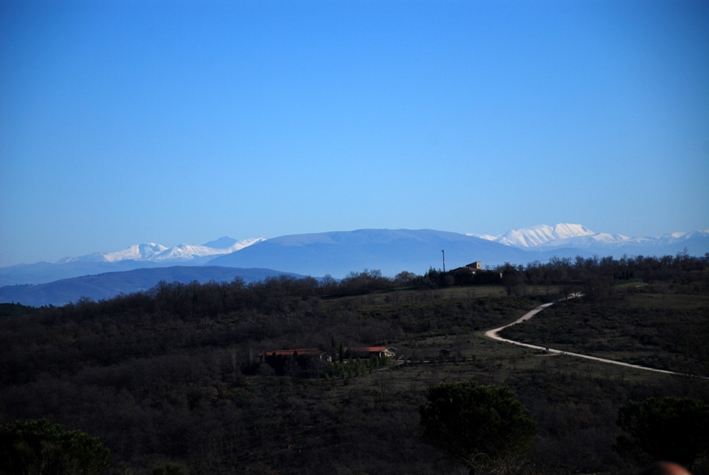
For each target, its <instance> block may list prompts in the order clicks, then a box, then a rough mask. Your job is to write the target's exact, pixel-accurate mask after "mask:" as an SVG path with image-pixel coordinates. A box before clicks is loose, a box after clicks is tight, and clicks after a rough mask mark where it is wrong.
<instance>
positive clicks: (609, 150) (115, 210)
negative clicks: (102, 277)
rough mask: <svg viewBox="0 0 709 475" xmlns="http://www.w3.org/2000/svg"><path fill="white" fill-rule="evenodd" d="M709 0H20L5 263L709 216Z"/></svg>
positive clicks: (708, 223)
mask: <svg viewBox="0 0 709 475" xmlns="http://www.w3.org/2000/svg"><path fill="white" fill-rule="evenodd" d="M707 183H709V3H707V2H705V1H653V0H642V1H622V0H620V1H619V0H611V1H602V0H594V1H524V0H521V1H514V2H507V1H504V0H503V1H476V0H471V1H446V0H440V1H382V0H379V1H375V0H372V1H285V0H284V1H263V0H258V1H256V0H254V1H213V2H196V1H195V2H179V1H157V0H155V1H91V2H71V1H61V2H59V1H51V2H49V1H43V2H36V1H21V2H16V1H3V2H0V266H4V265H12V264H16V263H20V262H36V261H39V260H47V261H55V260H57V259H59V258H61V257H64V256H77V255H83V254H87V253H89V252H93V251H114V250H119V249H123V248H126V247H127V246H129V245H131V244H136V243H140V242H158V243H161V244H164V245H167V246H173V245H176V244H179V243H181V242H187V243H193V244H197V243H203V242H206V241H209V240H212V239H215V238H218V237H220V236H223V235H229V236H231V237H234V238H236V239H244V238H250V237H257V236H265V237H276V236H279V235H284V234H297V233H307V232H321V231H334V230H352V229H360V228H408V229H422V228H430V229H439V230H445V231H454V232H461V233H465V232H473V233H490V234H496V233H502V232H504V231H507V230H509V229H514V228H520V227H527V226H532V225H536V224H542V223H544V224H555V223H559V222H571V223H581V224H584V225H585V226H587V227H589V228H591V229H593V230H595V231H603V232H612V233H622V234H626V235H631V236H646V235H659V234H663V233H667V232H671V231H690V230H694V229H707V228H709V186H707Z"/></svg>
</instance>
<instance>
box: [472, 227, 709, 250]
mask: <svg viewBox="0 0 709 475" xmlns="http://www.w3.org/2000/svg"><path fill="white" fill-rule="evenodd" d="M470 235H471V236H475V237H479V238H481V239H487V240H489V241H494V242H498V243H500V244H504V245H506V246H512V247H517V248H520V249H536V250H548V249H555V248H556V249H558V248H562V247H564V248H579V249H593V250H603V249H619V248H628V249H634V248H639V247H649V248H654V247H664V246H671V245H675V244H679V243H682V242H684V241H688V240H690V239H694V238H707V237H709V230H705V231H692V232H688V233H685V232H675V233H669V234H664V235H662V236H659V237H629V236H624V235H622V234H609V233H597V232H595V231H592V230H590V229H588V228H587V227H586V226H583V225H581V224H568V223H560V224H556V225H554V226H549V225H546V224H540V225H538V226H533V227H531V228H522V229H514V230H512V231H508V232H506V233H504V234H501V235H498V236H493V235H489V234H470Z"/></svg>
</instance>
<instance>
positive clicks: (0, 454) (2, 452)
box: [0, 419, 111, 475]
mask: <svg viewBox="0 0 709 475" xmlns="http://www.w3.org/2000/svg"><path fill="white" fill-rule="evenodd" d="M110 461H111V452H110V451H109V450H108V449H107V448H106V447H104V445H103V444H102V443H101V442H100V441H99V440H98V439H96V438H94V437H91V436H90V435H88V434H86V433H85V432H82V431H80V430H72V431H67V430H65V429H64V427H62V426H61V425H59V424H52V423H51V422H49V421H48V420H46V419H41V420H28V421H16V422H13V423H11V424H7V425H4V426H0V474H3V475H4V474H8V475H9V474H14V473H28V474H30V473H31V474H33V475H43V474H57V473H61V474H66V475H91V474H98V473H100V472H102V471H103V470H105V469H106V468H108V466H109V464H110Z"/></svg>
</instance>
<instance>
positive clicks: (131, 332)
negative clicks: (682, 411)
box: [0, 255, 709, 474]
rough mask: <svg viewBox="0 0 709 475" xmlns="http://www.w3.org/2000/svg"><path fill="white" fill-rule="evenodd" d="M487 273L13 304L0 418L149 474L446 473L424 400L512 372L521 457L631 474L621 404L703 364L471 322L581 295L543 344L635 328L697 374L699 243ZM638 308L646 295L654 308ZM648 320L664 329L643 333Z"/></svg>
mask: <svg viewBox="0 0 709 475" xmlns="http://www.w3.org/2000/svg"><path fill="white" fill-rule="evenodd" d="M493 274H495V275H496V278H497V282H495V281H494V280H493V276H492V275H488V276H487V277H486V278H484V279H481V278H479V277H478V278H476V277H474V276H472V275H470V274H464V273H463V272H462V271H461V270H460V269H459V270H455V271H451V272H448V273H442V272H438V271H435V270H431V271H429V272H428V273H427V274H426V275H425V276H416V275H413V274H410V273H406V272H404V273H401V274H399V275H398V276H397V277H396V278H395V279H388V278H385V277H382V276H381V273H379V272H377V271H364V272H358V273H351V274H350V275H349V276H348V277H347V278H345V279H343V280H342V281H335V280H332V279H325V280H323V281H317V280H315V279H312V278H304V279H295V278H291V277H280V278H274V279H267V280H265V281H263V282H258V283H251V284H248V285H247V284H245V283H244V282H243V281H241V280H238V279H237V280H234V281H233V282H230V283H214V282H212V283H206V284H198V283H192V284H176V283H174V284H169V283H164V282H163V283H160V284H159V285H157V286H156V287H154V288H153V289H151V290H150V291H147V292H141V293H136V294H131V295H126V296H121V297H117V298H114V299H110V300H105V301H100V302H93V301H89V300H82V301H80V302H78V303H77V304H75V305H67V306H65V307H61V308H41V309H34V310H33V309H28V308H26V307H21V306H17V307H14V306H13V307H12V308H11V309H10V308H9V309H8V312H7V313H5V316H3V317H2V319H1V320H0V424H6V423H9V422H12V421H14V420H18V419H21V420H24V419H40V418H47V419H49V420H50V421H52V422H58V423H61V424H64V425H65V426H66V427H67V428H70V429H81V430H83V431H85V432H87V433H88V434H90V435H92V436H94V437H97V438H98V439H100V440H101V441H102V442H103V443H104V444H105V445H106V447H108V448H109V449H110V451H111V453H112V455H113V456H112V468H111V470H115V471H117V473H134V474H141V473H152V470H153V468H154V467H159V466H161V465H160V464H163V465H164V464H165V463H166V462H171V463H175V464H179V466H180V467H182V469H183V471H184V472H185V473H191V474H198V473H217V474H219V473H225V474H226V473H262V474H301V473H313V474H321V473H322V474H332V473H341V474H363V473H370V474H374V473H377V474H388V473H392V474H393V473H397V474H399V473H421V474H426V473H430V474H434V473H435V474H440V473H460V465H459V464H458V463H457V462H456V460H454V459H453V458H451V457H450V456H449V454H448V453H447V452H446V451H444V450H443V449H442V448H440V447H438V446H436V445H435V444H431V443H430V441H429V440H427V439H425V438H424V436H423V428H422V426H421V424H420V417H419V407H420V406H421V405H422V404H424V402H425V400H426V394H427V390H428V389H429V388H431V387H434V386H436V385H437V384H439V383H441V382H453V381H469V380H474V381H478V382H481V383H484V384H493V385H502V386H509V387H510V388H511V390H512V392H513V393H514V394H515V395H516V397H517V398H518V399H519V400H520V401H521V403H522V404H523V405H524V407H525V408H527V409H528V410H529V411H530V412H531V417H532V419H534V421H535V422H536V423H537V425H538V430H537V435H536V438H535V439H534V443H533V445H532V448H531V451H530V453H529V463H528V464H527V465H525V468H524V471H525V472H526V473H569V474H570V473H593V472H606V473H633V471H634V470H635V469H637V466H635V465H633V462H629V461H627V460H626V459H624V458H622V457H621V456H620V455H619V454H618V453H616V452H615V451H614V450H613V443H614V441H615V436H616V434H617V433H618V427H617V426H616V418H617V414H618V408H619V407H620V406H621V405H623V404H625V403H627V402H628V401H630V400H636V401H642V400H645V399H647V398H648V397H651V396H656V397H662V396H684V397H692V398H696V399H699V400H703V401H709V384H707V382H706V381H705V380H701V379H697V378H689V377H673V376H665V375H658V374H652V373H643V372H640V371H635V370H629V369H624V368H616V367H611V366H609V365H603V364H601V363H595V362H590V361H578V360H573V359H571V358H567V357H561V356H557V357H550V356H548V355H545V354H537V353H535V352H533V351H531V350H526V349H524V348H518V347H513V346H512V345H506V344H502V343H499V342H494V341H491V340H487V339H485V338H484V337H483V336H482V333H483V330H486V329H489V328H494V327H496V326H500V325H503V324H505V323H508V322H510V321H512V320H514V319H516V318H518V317H519V316H521V315H522V314H524V313H525V312H526V311H527V310H529V309H532V308H534V307H536V306H538V305H540V304H541V303H545V302H549V301H552V300H555V299H558V298H561V297H563V296H564V295H565V294H567V295H568V294H569V293H570V292H575V291H582V292H584V293H585V294H586V295H587V297H586V298H584V299H576V300H573V301H569V302H566V303H559V304H557V305H556V306H553V307H551V308H550V309H548V310H545V311H544V312H547V311H548V312H549V315H550V318H557V319H558V318H561V319H562V320H563V319H564V317H563V315H573V317H569V318H567V319H566V320H568V321H571V322H573V325H572V327H573V328H572V329H571V330H573V331H569V332H565V333H564V335H563V338H564V340H563V341H560V340H559V338H561V337H559V336H554V334H552V336H551V337H549V338H552V339H550V340H549V341H558V342H559V343H563V344H568V345H572V346H574V345H580V346H581V347H583V348H582V349H584V350H588V351H602V352H604V353H603V354H604V355H605V356H608V355H609V354H610V353H614V352H615V351H616V350H617V349H618V348H616V347H615V346H614V345H620V346H625V344H626V342H627V341H629V340H628V339H633V341H637V342H638V343H637V345H641V346H642V347H641V348H636V350H637V354H635V353H633V354H632V355H631V357H636V356H637V357H638V358H640V359H642V360H643V361H644V362H646V363H647V364H654V363H656V364H659V365H666V366H667V367H671V368H677V369H680V370H682V371H691V372H693V373H698V374H703V375H705V376H706V375H707V371H706V369H707V367H708V366H707V353H706V350H704V349H703V348H704V347H703V345H698V344H691V342H693V341H695V340H696V339H699V340H701V341H706V338H705V333H706V331H707V326H706V321H707V320H706V316H707V311H708V310H707V309H709V303H708V302H707V296H709V262H708V261H707V259H698V258H692V257H688V256H686V255H678V256H675V257H668V258H659V259H656V258H647V259H646V258H639V259H624V260H613V259H603V260H598V259H577V260H576V261H572V260H557V261H554V262H551V263H549V264H544V265H542V264H534V265H529V266H525V267H522V266H519V267H517V266H512V265H506V266H502V267H500V268H499V269H495V270H494V273H493ZM476 279H477V280H476ZM657 302H665V304H664V305H665V306H664V307H663V305H661V304H657ZM667 302H670V303H669V304H668V303H667ZM638 308H642V309H651V311H650V313H651V315H652V317H651V318H652V320H651V323H652V324H651V325H645V322H643V321H641V318H640V317H639V315H640V314H639V313H638V312H639V310H637V309H638ZM10 310H11V311H10ZM552 310H554V311H553V312H552ZM25 312H27V313H25ZM544 312H542V314H540V316H544ZM17 314H23V315H17ZM544 317H545V318H546V316H544ZM538 321H539V322H546V320H542V319H541V318H540V319H539V320H538ZM535 324H536V322H534V321H532V322H530V323H529V325H530V326H529V327H525V326H519V329H517V328H515V331H517V332H518V333H517V334H516V337H517V338H519V339H525V338H526V339H529V340H530V341H534V339H535V338H537V336H536V335H538V332H537V330H536V327H533V326H532V325H535ZM540 324H542V325H543V324H544V323H540ZM559 325H560V324H559ZM663 325H664V326H666V327H667V328H668V332H669V333H670V335H669V337H668V338H665V336H666V335H667V332H656V331H655V330H656V328H664V327H663ZM553 326H556V324H555V325H553ZM609 326H610V327H609ZM550 332H551V330H550ZM574 332H576V333H574ZM579 332H580V333H579ZM593 332H595V333H593ZM608 332H616V333H617V335H616V336H607V333H608ZM703 332H704V333H703ZM646 333H647V337H645V336H643V335H645V334H646ZM543 334H545V335H547V334H549V333H546V332H543ZM589 334H594V335H601V336H602V337H603V338H604V339H603V341H602V342H599V341H597V340H598V339H599V338H601V336H599V337H597V338H596V337H594V338H596V339H593V338H589V337H588V335H589ZM604 335H605V336H604ZM543 338H547V337H546V336H544V337H543ZM613 338H617V340H614V339H613ZM554 339H556V340H554ZM545 342H546V340H545ZM371 345H379V346H385V347H393V348H395V349H396V355H395V356H393V357H390V358H383V359H379V360H377V363H376V364H373V363H372V362H371V361H369V360H355V359H348V357H344V358H343V356H344V355H343V353H344V352H343V349H344V348H363V347H367V346H371ZM302 348H314V349H319V350H320V351H321V352H323V353H324V354H326V355H328V356H329V357H331V358H332V361H331V362H329V361H327V359H305V358H301V359H298V360H297V361H296V362H295V363H294V364H293V365H291V366H290V367H289V370H288V371H287V372H283V371H276V369H274V368H273V367H271V366H270V365H268V364H266V363H260V362H259V361H260V360H261V359H260V358H259V355H260V354H262V353H263V352H266V354H268V353H269V352H273V351H275V350H281V349H302ZM648 353H652V354H653V355H655V356H653V357H652V358H650V357H648V356H647V354H648ZM638 355H639V356H638ZM643 355H645V356H643ZM617 356H618V357H619V358H623V357H626V356H628V355H627V354H626V355H623V354H620V353H619V354H617ZM156 464H157V465H156ZM129 470H130V471H132V472H129ZM697 473H700V472H697Z"/></svg>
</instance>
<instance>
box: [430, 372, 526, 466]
mask: <svg viewBox="0 0 709 475" xmlns="http://www.w3.org/2000/svg"><path fill="white" fill-rule="evenodd" d="M426 397H427V399H428V402H427V403H426V404H424V405H423V406H421V407H420V414H421V423H422V424H423V426H424V435H425V436H426V437H427V438H428V439H429V440H430V441H431V442H432V443H434V444H435V445H438V446H440V447H442V448H443V449H445V450H447V451H448V452H449V453H450V454H451V455H453V457H454V458H456V459H457V460H458V461H460V462H462V463H464V464H465V465H466V466H467V467H468V468H469V469H470V472H471V473H475V472H477V471H478V470H480V469H481V468H484V467H488V468H489V467H492V466H498V467H499V466H502V465H508V466H509V465H516V464H518V463H519V462H521V461H522V460H523V459H524V458H525V457H526V455H527V452H528V451H529V449H530V447H531V445H532V440H533V439H534V436H535V434H536V431H537V425H536V423H535V422H534V421H533V420H532V419H531V417H530V414H529V411H528V410H527V409H525V408H524V407H523V406H522V404H520V402H519V401H517V399H515V397H514V395H513V394H512V391H510V389H509V388H506V387H498V386H484V385H481V384H478V383H476V382H474V381H467V382H456V383H442V384H439V385H438V386H436V387H434V388H432V389H430V390H429V392H428V395H427V396H426Z"/></svg>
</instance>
